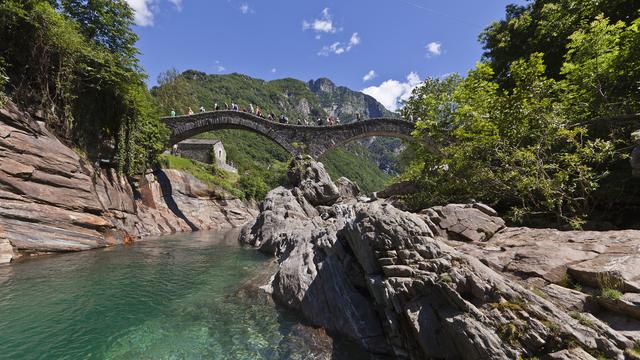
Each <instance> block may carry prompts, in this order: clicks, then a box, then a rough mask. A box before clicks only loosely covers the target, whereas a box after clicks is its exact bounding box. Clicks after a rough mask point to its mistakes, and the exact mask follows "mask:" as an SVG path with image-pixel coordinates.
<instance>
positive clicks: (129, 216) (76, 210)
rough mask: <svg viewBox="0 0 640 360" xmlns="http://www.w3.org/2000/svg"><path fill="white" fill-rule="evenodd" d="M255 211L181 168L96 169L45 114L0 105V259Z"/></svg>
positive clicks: (215, 223) (118, 240) (193, 226)
mask: <svg viewBox="0 0 640 360" xmlns="http://www.w3.org/2000/svg"><path fill="white" fill-rule="evenodd" d="M255 215H256V209H255V206H253V205H252V204H247V203H245V202H243V201H240V200H238V199H235V198H233V197H231V196H229V194H227V193H225V192H224V191H223V190H222V189H215V188H211V187H209V186H207V185H206V184H204V183H202V182H200V181H199V180H198V179H196V178H194V177H193V176H191V175H189V174H185V173H181V172H179V171H175V170H156V171H154V172H150V173H148V174H146V175H145V176H143V177H140V178H139V179H136V180H135V181H131V182H130V181H127V180H125V179H123V178H121V177H119V176H117V175H116V173H115V171H114V170H113V169H96V168H95V167H93V166H91V165H90V164H89V163H87V161H86V160H85V159H84V157H83V156H81V155H79V154H78V153H76V152H75V151H74V150H72V149H71V148H69V147H68V146H66V145H64V144H63V143H61V142H60V141H59V140H58V139H57V138H56V137H55V136H53V135H52V134H51V133H50V132H49V131H48V130H47V129H46V128H45V126H44V125H43V124H42V123H41V122H38V121H37V120H36V119H34V118H32V117H31V116H29V115H28V114H26V113H22V112H20V111H19V110H18V109H17V108H16V107H15V106H13V105H11V104H8V105H6V106H5V107H4V108H3V109H0V263H6V262H9V261H11V260H12V259H16V258H19V257H21V256H24V255H29V254H40V253H47V252H62V251H78V250H86V249H92V248H98V247H105V246H110V245H116V244H122V243H127V242H129V241H131V240H132V239H135V238H139V237H143V236H149V235H161V234H167V233H173V232H180V231H193V230H198V229H217V228H225V227H231V226H240V225H242V224H244V223H246V222H247V221H249V220H250V219H252V218H254V217H255Z"/></svg>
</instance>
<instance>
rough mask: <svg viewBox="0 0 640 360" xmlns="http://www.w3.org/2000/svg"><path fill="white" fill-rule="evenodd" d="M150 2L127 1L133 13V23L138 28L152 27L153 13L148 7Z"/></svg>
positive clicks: (147, 0)
mask: <svg viewBox="0 0 640 360" xmlns="http://www.w3.org/2000/svg"><path fill="white" fill-rule="evenodd" d="M151 2H152V0H127V3H129V6H131V9H133V13H134V21H135V22H136V25H139V26H151V25H153V12H151V8H150V7H149V5H150V4H151Z"/></svg>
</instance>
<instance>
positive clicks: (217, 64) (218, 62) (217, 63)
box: [215, 60, 227, 72]
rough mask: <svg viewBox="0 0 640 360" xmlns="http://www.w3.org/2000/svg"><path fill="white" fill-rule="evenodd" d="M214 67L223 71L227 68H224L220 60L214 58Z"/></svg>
mask: <svg viewBox="0 0 640 360" xmlns="http://www.w3.org/2000/svg"><path fill="white" fill-rule="evenodd" d="M215 67H216V70H217V71H218V72H223V71H225V70H227V68H226V67H224V65H222V63H221V62H220V60H216V65H215Z"/></svg>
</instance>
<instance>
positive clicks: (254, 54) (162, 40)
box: [127, 0, 525, 110]
mask: <svg viewBox="0 0 640 360" xmlns="http://www.w3.org/2000/svg"><path fill="white" fill-rule="evenodd" d="M127 1H128V2H129V3H130V5H131V6H132V7H133V8H134V10H135V11H136V23H137V24H138V26H136V32H137V33H138V34H139V36H140V41H139V43H138V46H139V48H140V50H141V52H142V55H141V60H142V65H143V66H144V68H145V69H146V71H147V72H148V74H149V84H150V85H154V84H155V83H156V78H157V76H158V74H159V73H160V72H162V71H165V70H167V69H170V68H173V67H175V68H176V69H178V70H180V71H184V70H187V69H195V70H200V71H204V72H206V73H220V74H224V73H231V72H239V73H243V74H247V75H250V76H253V77H257V78H262V79H267V80H271V79H279V78H284V77H293V78H296V79H300V80H304V81H306V80H310V79H317V78H319V77H328V78H330V79H331V80H333V81H334V82H335V83H337V84H339V85H344V86H347V87H349V88H351V89H354V90H364V91H365V92H366V93H368V94H370V95H372V96H374V97H375V98H376V99H378V100H379V101H381V102H382V103H383V104H384V105H385V106H387V107H388V108H390V109H392V110H393V109H395V108H396V107H397V106H398V100H400V99H401V98H406V97H407V96H408V94H409V93H410V91H411V89H412V88H413V87H415V85H417V84H418V83H419V82H420V80H423V79H424V78H425V77H428V76H442V75H444V74H448V73H453V72H458V73H466V72H467V70H469V69H470V68H472V67H473V66H474V64H475V62H476V61H477V60H478V59H479V58H480V55H481V54H482V48H481V46H480V44H479V43H478V41H477V38H478V34H479V33H480V32H481V31H482V29H483V28H484V27H485V26H487V25H488V24H490V23H491V22H492V21H494V20H498V19H501V18H503V17H504V12H505V6H506V5H507V4H510V3H517V4H523V3H525V1H524V0H446V1H435V0H342V1H337V0H336V1H331V0H328V1H319V0H303V1H301V0H269V1H267V0H246V1H245V0H127Z"/></svg>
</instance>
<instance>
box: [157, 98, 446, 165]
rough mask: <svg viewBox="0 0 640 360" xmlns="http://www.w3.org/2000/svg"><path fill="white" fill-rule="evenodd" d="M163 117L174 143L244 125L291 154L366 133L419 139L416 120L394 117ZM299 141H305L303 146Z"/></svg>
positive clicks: (315, 153)
mask: <svg viewBox="0 0 640 360" xmlns="http://www.w3.org/2000/svg"><path fill="white" fill-rule="evenodd" d="M162 121H163V122H164V124H165V125H166V126H167V127H168V128H169V129H170V130H171V137H170V145H172V144H175V143H178V142H180V141H182V140H185V139H188V138H190V137H193V136H195V135H197V134H200V133H203V132H207V131H212V130H220V129H243V130H249V131H253V132H256V133H259V134H262V135H264V136H266V137H268V138H270V139H272V140H273V141H275V142H276V143H278V144H279V145H280V146H282V147H283V148H284V149H285V150H287V151H288V152H290V153H291V154H297V153H299V152H301V151H305V152H307V153H308V154H309V155H311V156H312V157H314V158H316V159H317V158H319V157H321V156H322V155H323V154H325V153H326V152H327V151H329V150H331V149H333V148H335V147H337V146H340V145H342V144H346V143H348V142H350V141H353V140H357V139H361V138H365V137H371V136H390V137H399V138H402V139H405V140H410V141H416V139H415V138H413V137H412V136H411V133H412V132H413V130H414V124H413V123H411V122H408V121H406V120H402V119H394V118H376V119H368V120H363V121H358V122H352V123H349V124H342V125H334V126H309V125H292V124H280V123H278V122H274V121H270V120H267V119H264V118H261V117H258V116H255V115H253V114H250V113H245V112H239V111H226V110H225V111H213V112H204V113H198V114H194V115H187V116H176V117H166V118H162ZM419 142H421V143H422V144H423V145H424V146H426V147H427V149H429V150H430V151H433V152H438V148H437V146H436V144H435V143H434V142H433V141H431V140H430V139H420V140H419ZM296 145H303V148H300V147H298V146H296Z"/></svg>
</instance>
